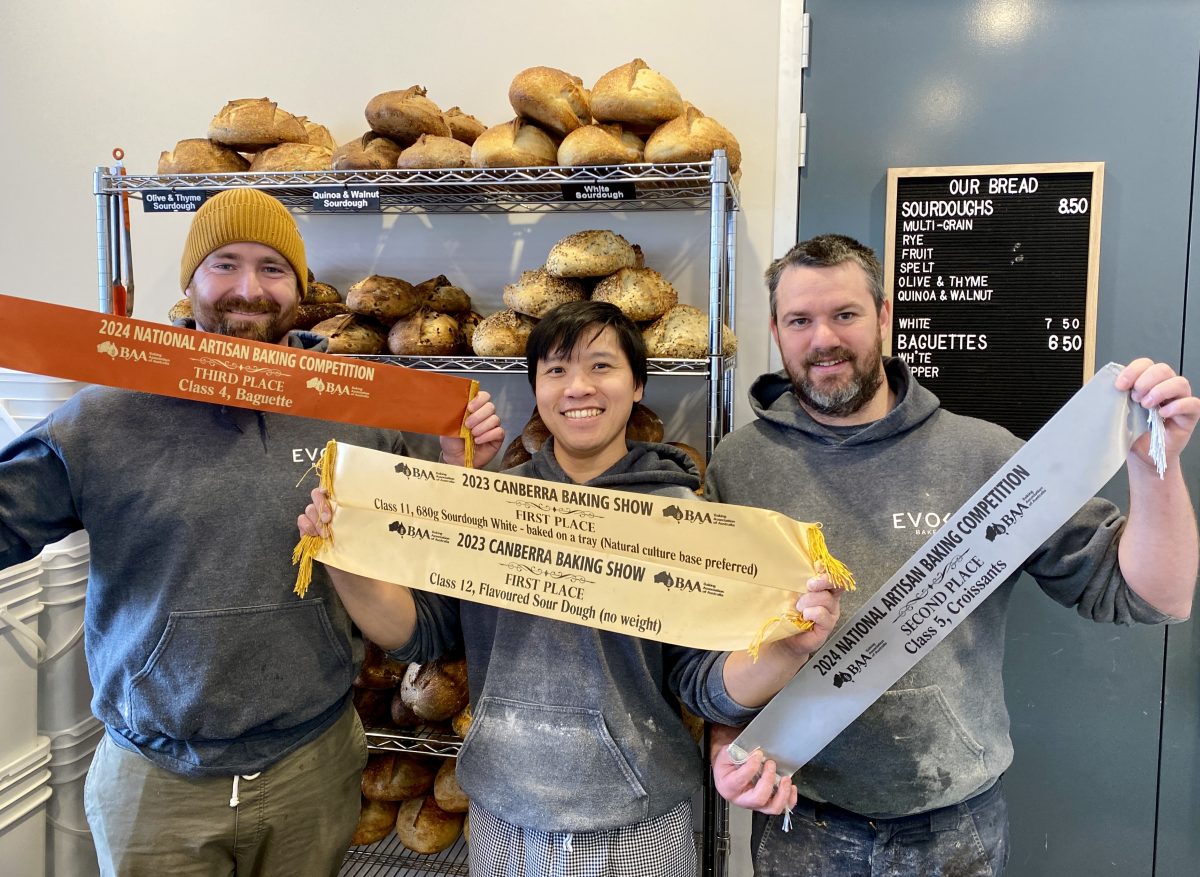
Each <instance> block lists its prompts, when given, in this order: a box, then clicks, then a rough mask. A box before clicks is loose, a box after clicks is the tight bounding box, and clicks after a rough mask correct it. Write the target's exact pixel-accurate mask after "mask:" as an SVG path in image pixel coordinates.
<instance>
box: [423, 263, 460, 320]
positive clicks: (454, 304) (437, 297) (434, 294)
mask: <svg viewBox="0 0 1200 877" xmlns="http://www.w3.org/2000/svg"><path fill="white" fill-rule="evenodd" d="M414 289H415V290H416V291H417V292H418V293H419V294H420V295H423V296H425V305H424V306H425V307H426V308H428V309H429V310H431V311H437V312H438V313H440V314H455V315H457V316H459V317H460V318H461V316H462V315H463V314H466V313H468V312H469V311H470V310H471V297H470V296H469V295H467V294H466V292H464V291H463V290H462V288H461V287H458V286H455V285H454V284H453V283H451V282H450V279H449V278H448V277H446V275H445V274H439V275H438V276H437V277H430V278H429V279H428V280H422V281H421V282H420V283H418V284H417V285H416V286H415V287H414Z"/></svg>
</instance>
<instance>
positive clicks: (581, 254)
mask: <svg viewBox="0 0 1200 877" xmlns="http://www.w3.org/2000/svg"><path fill="white" fill-rule="evenodd" d="M636 263H637V252H636V251H635V250H634V248H633V246H632V245H631V244H630V243H629V241H627V240H625V238H623V237H621V235H619V234H617V233H616V232H615V231H609V230H607V229H590V230H588V231H577V232H575V234H571V235H567V236H566V237H565V238H563V239H562V240H560V241H559V242H558V243H556V244H555V245H554V246H553V247H551V248H550V252H549V253H547V254H546V271H547V272H548V273H550V274H552V275H554V276H555V277H606V276H608V275H609V274H612V273H613V272H614V271H619V270H620V269H622V268H632V267H633V266H634V265H635V264H636Z"/></svg>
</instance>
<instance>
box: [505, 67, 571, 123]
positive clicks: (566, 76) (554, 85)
mask: <svg viewBox="0 0 1200 877" xmlns="http://www.w3.org/2000/svg"><path fill="white" fill-rule="evenodd" d="M508 101H509V103H511V104H512V108H513V109H514V110H516V111H517V115H519V116H521V117H522V118H526V119H531V120H533V121H535V122H537V123H538V124H540V125H541V126H542V127H544V128H545V129H546V130H548V131H553V132H555V133H556V134H558V135H559V136H560V137H561V136H563V135H564V134H570V133H571V132H572V131H574V130H575V129H576V128H578V127H579V126H580V125H586V124H587V123H588V122H589V121H591V118H592V114H591V110H589V109H588V95H587V90H586V89H585V88H584V87H583V80H582V79H580V78H579V77H578V76H572V75H571V74H570V73H567V72H565V71H563V70H559V69H557V68H555V67H530V68H528V69H526V70H522V71H521V72H520V73H518V74H517V75H516V76H514V77H513V81H512V85H510V86H509V88H508Z"/></svg>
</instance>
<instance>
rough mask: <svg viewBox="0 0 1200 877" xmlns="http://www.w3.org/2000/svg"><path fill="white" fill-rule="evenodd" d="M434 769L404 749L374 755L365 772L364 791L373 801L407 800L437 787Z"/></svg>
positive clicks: (364, 769)
mask: <svg viewBox="0 0 1200 877" xmlns="http://www.w3.org/2000/svg"><path fill="white" fill-rule="evenodd" d="M435 776H436V771H435V770H434V768H433V767H432V766H431V765H430V764H429V762H428V761H426V760H425V759H423V758H418V757H416V756H414V755H409V754H407V753H403V752H387V753H382V754H374V755H371V756H370V757H369V758H368V759H367V766H366V767H365V768H363V773H362V793H363V795H365V796H366V797H368V798H370V799H371V800H372V801H407V800H408V799H410V798H416V797H419V796H421V795H424V794H425V793H426V792H428V791H429V790H430V789H432V788H433V780H434V777H435Z"/></svg>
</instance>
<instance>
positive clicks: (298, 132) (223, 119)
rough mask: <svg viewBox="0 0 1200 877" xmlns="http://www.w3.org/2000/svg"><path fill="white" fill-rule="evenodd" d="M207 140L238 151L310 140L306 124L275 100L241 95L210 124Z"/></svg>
mask: <svg viewBox="0 0 1200 877" xmlns="http://www.w3.org/2000/svg"><path fill="white" fill-rule="evenodd" d="M208 139H209V140H215V141H216V142H217V143H223V144H225V145H226V146H228V147H230V148H232V149H236V150H237V151H238V152H258V151H259V150H260V149H266V148H267V147H269V146H275V145H277V144H280V143H307V142H308V132H307V131H305V130H304V123H303V122H301V121H300V120H299V119H298V118H296V117H295V116H293V115H292V114H291V113H289V112H288V111H287V110H281V109H280V108H279V105H278V104H276V103H275V101H273V100H271V99H269V98H265V97H259V98H240V99H238V100H231V101H230V102H229V103H227V104H225V106H223V107H222V108H221V110H220V112H218V113H217V114H216V115H215V116H213V120H212V122H211V123H209V126H208Z"/></svg>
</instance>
